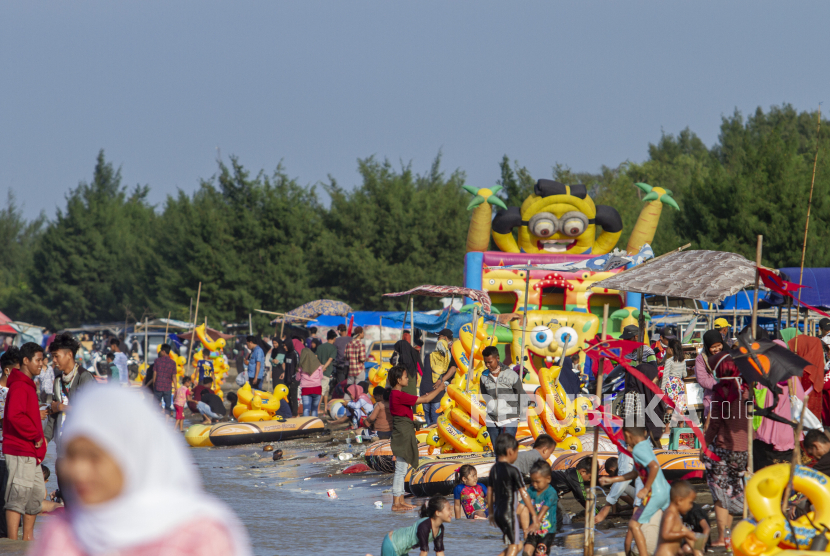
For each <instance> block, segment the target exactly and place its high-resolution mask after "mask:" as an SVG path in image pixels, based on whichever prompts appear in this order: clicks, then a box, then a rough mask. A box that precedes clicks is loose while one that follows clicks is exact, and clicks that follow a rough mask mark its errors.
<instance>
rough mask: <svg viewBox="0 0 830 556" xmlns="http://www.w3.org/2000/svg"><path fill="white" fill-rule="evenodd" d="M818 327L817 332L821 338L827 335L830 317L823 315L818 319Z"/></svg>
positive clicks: (829, 332)
mask: <svg viewBox="0 0 830 556" xmlns="http://www.w3.org/2000/svg"><path fill="white" fill-rule="evenodd" d="M818 328H819V333H818V335H819V337H821V338H823V337H825V336H827V335H828V334H830V319H828V318H826V317H825V318H823V319H821V320H820V321H818Z"/></svg>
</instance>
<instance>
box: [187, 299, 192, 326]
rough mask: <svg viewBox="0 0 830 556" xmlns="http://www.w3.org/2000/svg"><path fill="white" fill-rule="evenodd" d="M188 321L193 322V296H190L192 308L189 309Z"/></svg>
mask: <svg viewBox="0 0 830 556" xmlns="http://www.w3.org/2000/svg"><path fill="white" fill-rule="evenodd" d="M187 322H193V298H192V297H191V298H190V308H189V309H188V310H187Z"/></svg>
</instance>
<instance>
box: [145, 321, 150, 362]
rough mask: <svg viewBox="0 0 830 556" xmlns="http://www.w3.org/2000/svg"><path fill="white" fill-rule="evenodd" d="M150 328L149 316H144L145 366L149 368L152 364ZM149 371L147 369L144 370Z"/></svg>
mask: <svg viewBox="0 0 830 556" xmlns="http://www.w3.org/2000/svg"><path fill="white" fill-rule="evenodd" d="M149 331H150V329H149V328H147V317H146V316H145V317H144V368H145V369H147V368H148V367H149V366H150V363H149V361H150V354H149V353H148V352H149V351H150V333H149ZM144 372H145V373H146V372H147V371H146V370H145V371H144Z"/></svg>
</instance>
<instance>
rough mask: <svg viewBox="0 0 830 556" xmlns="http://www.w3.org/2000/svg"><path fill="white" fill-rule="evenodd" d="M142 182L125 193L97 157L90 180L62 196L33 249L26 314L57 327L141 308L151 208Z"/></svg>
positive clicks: (108, 166)
mask: <svg viewBox="0 0 830 556" xmlns="http://www.w3.org/2000/svg"><path fill="white" fill-rule="evenodd" d="M148 191H149V188H148V187H146V186H143V187H141V186H136V187H135V188H134V189H132V190H130V191H128V190H127V188H126V187H124V186H122V185H121V171H120V170H115V169H114V168H113V166H112V164H111V163H109V162H107V161H106V160H105V158H104V152H103V151H101V152H99V154H98V159H97V163H96V165H95V171H94V173H93V178H92V181H91V182H90V183H85V182H81V183H80V184H79V185H78V187H76V188H75V189H71V190H70V191H69V194H68V195H67V197H66V209H64V210H58V213H57V217H56V219H55V221H54V222H50V223H49V224H48V225H47V227H46V230H45V232H44V234H43V237H42V239H41V240H40V241H39V242H38V245H37V247H36V248H35V250H34V254H33V258H34V261H33V263H34V264H33V273H32V274H31V275H30V285H31V288H32V293H33V295H34V300H33V303H32V304H31V305H30V306H29V307H28V311H27V312H28V313H29V314H30V315H32V316H33V317H38V318H37V319H36V322H42V323H45V324H48V325H49V326H51V327H65V326H71V325H77V324H79V323H84V322H100V321H112V320H121V319H122V318H123V317H124V307H125V306H128V307H133V308H134V309H133V312H134V313H135V312H138V313H139V314H143V312H144V309H145V308H147V307H149V299H148V296H147V294H148V292H147V288H146V280H147V275H148V272H147V271H148V270H149V263H150V262H151V261H152V253H153V251H152V249H153V243H152V241H151V230H152V226H153V224H154V222H155V214H154V212H153V208H152V207H151V206H150V205H149V204H147V200H146V199H147V193H148Z"/></svg>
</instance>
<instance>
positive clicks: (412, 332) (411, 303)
mask: <svg viewBox="0 0 830 556" xmlns="http://www.w3.org/2000/svg"><path fill="white" fill-rule="evenodd" d="M409 345H411V346H412V347H415V300H414V299H412V296H411V295H410V296H409Z"/></svg>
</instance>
